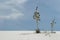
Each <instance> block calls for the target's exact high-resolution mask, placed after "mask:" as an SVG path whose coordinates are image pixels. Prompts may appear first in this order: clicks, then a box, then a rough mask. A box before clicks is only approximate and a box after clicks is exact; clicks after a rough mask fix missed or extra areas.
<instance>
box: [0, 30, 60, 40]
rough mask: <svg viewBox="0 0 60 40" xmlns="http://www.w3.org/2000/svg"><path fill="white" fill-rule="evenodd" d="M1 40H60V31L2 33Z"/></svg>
mask: <svg viewBox="0 0 60 40" xmlns="http://www.w3.org/2000/svg"><path fill="white" fill-rule="evenodd" d="M0 40H60V31H56V33H50V32H48V31H47V32H44V31H42V32H41V33H38V34H37V33H35V31H0Z"/></svg>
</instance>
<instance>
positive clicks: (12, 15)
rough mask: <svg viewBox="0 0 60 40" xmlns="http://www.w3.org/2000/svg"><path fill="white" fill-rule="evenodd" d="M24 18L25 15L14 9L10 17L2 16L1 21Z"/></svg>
mask: <svg viewBox="0 0 60 40" xmlns="http://www.w3.org/2000/svg"><path fill="white" fill-rule="evenodd" d="M23 16H24V14H23V13H21V12H18V10H16V9H13V10H12V13H11V14H10V15H6V16H5V15H4V16H0V19H18V18H22V17H23Z"/></svg>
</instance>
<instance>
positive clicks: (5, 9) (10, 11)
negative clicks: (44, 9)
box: [0, 0, 27, 19]
mask: <svg viewBox="0 0 60 40" xmlns="http://www.w3.org/2000/svg"><path fill="white" fill-rule="evenodd" d="M26 2H27V0H6V1H4V2H1V3H0V19H18V18H22V17H23V16H24V13H22V10H21V7H24V4H25V3H26ZM18 7H19V10H18V9H17V8H18Z"/></svg>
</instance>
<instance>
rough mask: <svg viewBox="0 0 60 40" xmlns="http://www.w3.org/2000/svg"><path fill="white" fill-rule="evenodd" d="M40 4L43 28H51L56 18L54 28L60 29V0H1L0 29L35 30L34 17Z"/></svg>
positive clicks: (41, 26)
mask: <svg viewBox="0 0 60 40" xmlns="http://www.w3.org/2000/svg"><path fill="white" fill-rule="evenodd" d="M36 5H38V10H39V13H40V19H41V20H40V22H39V23H40V24H39V28H40V29H41V30H50V29H51V26H50V23H51V21H52V20H53V19H54V18H55V21H56V24H55V25H54V30H60V0H0V30H35V29H36V22H35V20H34V19H33V15H34V11H35V8H36Z"/></svg>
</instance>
